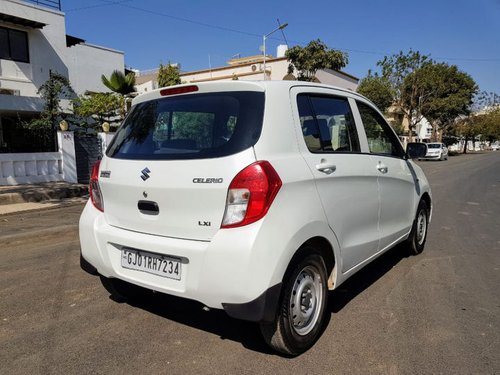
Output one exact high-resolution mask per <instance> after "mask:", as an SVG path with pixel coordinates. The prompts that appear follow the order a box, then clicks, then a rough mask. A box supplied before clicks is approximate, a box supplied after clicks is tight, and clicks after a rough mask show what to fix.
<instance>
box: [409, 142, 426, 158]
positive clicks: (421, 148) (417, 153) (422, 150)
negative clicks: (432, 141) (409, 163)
mask: <svg viewBox="0 0 500 375" xmlns="http://www.w3.org/2000/svg"><path fill="white" fill-rule="evenodd" d="M425 154H427V145H426V144H425V143H414V142H412V143H408V145H407V146H406V157H407V158H408V159H418V158H423V157H424V156H425Z"/></svg>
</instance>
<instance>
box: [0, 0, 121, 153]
mask: <svg viewBox="0 0 500 375" xmlns="http://www.w3.org/2000/svg"><path fill="white" fill-rule="evenodd" d="M38 3H42V4H45V5H46V6H40V5H37V4H38ZM113 70H120V71H123V70H124V54H123V52H121V51H116V50H113V49H109V48H105V47H100V46H95V45H92V44H88V43H86V42H85V41H84V40H82V39H79V38H76V37H73V36H70V35H67V34H66V25H65V15H64V13H63V12H61V11H60V0H50V1H48V0H46V1H42V2H39V1H32V2H30V1H21V0H0V153H1V152H17V150H15V149H14V148H12V147H11V145H12V142H13V140H14V139H15V137H16V134H14V133H15V132H14V128H15V125H16V123H17V122H18V121H19V119H25V118H29V116H33V115H34V114H36V113H38V112H40V111H41V110H42V107H43V102H42V100H41V99H40V97H39V95H38V94H37V91H38V89H39V87H40V85H42V84H43V83H44V82H45V81H47V79H48V77H49V72H50V71H53V72H57V73H59V74H62V75H64V76H66V77H68V78H69V81H70V83H71V85H72V87H73V89H74V90H75V92H76V93H77V94H82V93H84V92H85V91H87V90H88V91H109V90H108V89H107V88H106V87H105V86H104V85H103V84H102V82H101V75H102V74H104V75H106V76H109V75H110V74H111V73H112V72H113Z"/></svg>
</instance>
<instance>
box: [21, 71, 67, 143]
mask: <svg viewBox="0 0 500 375" xmlns="http://www.w3.org/2000/svg"><path fill="white" fill-rule="evenodd" d="M38 94H39V95H40V97H41V98H42V100H43V101H44V104H43V111H42V112H41V113H40V116H39V117H37V118H35V119H33V120H31V121H29V122H21V125H22V127H23V128H25V129H28V131H31V132H32V133H34V134H35V135H36V136H37V137H39V139H40V141H41V143H42V144H44V145H45V146H48V145H49V144H51V143H53V144H54V145H57V139H56V126H57V122H58V120H60V119H62V117H63V116H64V114H63V110H62V108H61V99H69V98H71V97H72V96H73V95H74V91H73V89H72V87H71V84H70V83H69V80H68V78H66V77H65V76H63V75H62V74H59V73H57V72H53V71H50V72H49V79H48V80H47V81H45V82H44V83H43V84H42V85H41V86H40V88H39V89H38Z"/></svg>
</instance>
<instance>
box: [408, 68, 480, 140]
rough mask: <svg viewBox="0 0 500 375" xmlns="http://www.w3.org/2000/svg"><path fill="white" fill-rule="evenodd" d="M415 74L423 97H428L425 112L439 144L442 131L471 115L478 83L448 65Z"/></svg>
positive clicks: (422, 105) (424, 114) (434, 138)
mask: <svg viewBox="0 0 500 375" xmlns="http://www.w3.org/2000/svg"><path fill="white" fill-rule="evenodd" d="M412 74H413V75H415V76H416V79H415V80H416V81H417V82H418V85H419V87H420V88H421V91H420V92H421V95H424V96H426V99H425V100H424V101H423V103H421V113H422V115H423V116H425V117H426V118H427V120H429V121H430V123H431V124H432V128H433V140H434V141H437V140H438V139H437V132H438V131H444V130H445V129H446V128H447V127H448V126H449V125H451V124H452V123H453V122H454V121H455V119H456V118H458V117H459V116H467V115H468V114H469V113H470V109H471V105H472V103H473V98H474V95H475V94H476V92H477V85H476V82H475V81H474V80H473V79H472V77H471V76H470V75H469V74H467V73H464V72H462V71H460V70H459V69H458V67H457V66H456V65H448V64H445V63H430V64H427V65H425V66H423V67H422V68H420V69H418V70H417V71H415V72H414V73H412Z"/></svg>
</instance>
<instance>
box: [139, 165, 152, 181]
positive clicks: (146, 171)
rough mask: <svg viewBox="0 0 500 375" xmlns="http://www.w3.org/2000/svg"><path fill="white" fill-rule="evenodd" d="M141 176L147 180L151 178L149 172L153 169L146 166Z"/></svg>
mask: <svg viewBox="0 0 500 375" xmlns="http://www.w3.org/2000/svg"><path fill="white" fill-rule="evenodd" d="M141 173H142V174H141V178H142V180H143V181H146V180H147V179H148V178H149V173H151V171H150V170H149V168H148V167H146V168H144V169H143V170H142V171H141Z"/></svg>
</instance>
